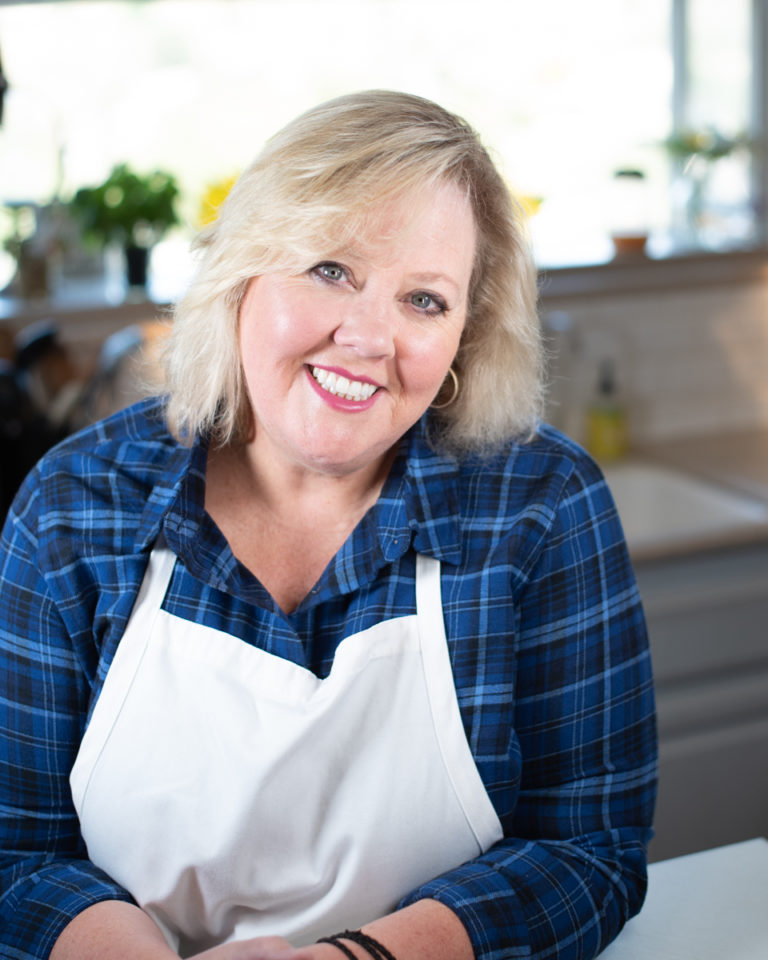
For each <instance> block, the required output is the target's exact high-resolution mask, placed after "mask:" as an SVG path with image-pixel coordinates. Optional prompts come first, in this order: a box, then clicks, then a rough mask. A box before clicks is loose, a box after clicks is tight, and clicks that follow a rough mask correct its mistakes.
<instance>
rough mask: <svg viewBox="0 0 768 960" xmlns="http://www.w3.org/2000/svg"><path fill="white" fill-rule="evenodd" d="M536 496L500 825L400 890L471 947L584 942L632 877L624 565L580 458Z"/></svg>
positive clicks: (649, 783)
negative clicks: (445, 911) (535, 542)
mask: <svg viewBox="0 0 768 960" xmlns="http://www.w3.org/2000/svg"><path fill="white" fill-rule="evenodd" d="M549 512H550V514H551V517H550V521H549V523H548V525H547V529H546V531H545V532H544V533H543V534H542V536H541V539H540V543H539V547H538V549H537V551H536V555H535V557H534V559H533V560H532V562H531V564H530V568H529V569H528V571H527V573H526V576H525V578H524V582H523V583H522V584H521V585H520V586H519V588H518V587H517V586H513V588H512V589H513V591H515V592H516V596H515V604H514V608H515V617H516V622H515V623H514V624H512V625H511V630H510V633H511V636H510V642H512V643H514V644H515V649H516V664H517V679H516V684H515V704H514V726H515V729H514V731H513V736H512V742H513V743H514V744H515V745H516V749H517V751H519V755H520V756H522V776H521V781H520V790H519V794H518V798H517V803H516V806H515V809H514V813H513V814H512V815H511V816H510V817H505V818H503V819H502V825H503V827H504V839H503V840H501V841H500V842H499V843H498V844H496V845H494V846H493V847H492V848H491V849H490V850H488V851H487V852H486V853H485V854H483V855H481V856H480V857H478V858H477V859H475V860H472V861H470V862H469V863H466V864H464V865H462V866H461V867H459V868H457V869H456V870H453V871H450V872H449V873H447V874H445V875H443V876H441V877H438V878H436V879H435V880H433V881H431V882H429V883H427V884H425V885H423V886H422V887H420V888H419V889H418V890H415V891H413V892H412V893H411V894H410V895H409V896H408V897H407V898H406V899H405V900H404V901H403V903H402V904H401V905H402V906H404V905H406V904H408V903H412V902H414V901H416V900H419V899H422V898H426V897H429V898H434V899H436V900H439V901H441V902H443V903H444V904H446V905H447V906H449V907H451V908H452V909H453V910H454V911H455V912H456V913H457V914H458V915H459V916H460V918H461V919H462V921H463V922H464V925H465V926H466V928H467V931H468V932H469V935H470V938H471V940H472V943H473V946H474V949H475V953H476V956H477V957H478V958H479V960H491V958H494V960H501V958H512V957H514V958H518V957H526V958H534V960H544V958H547V960H553V958H557V960H577V958H578V960H588V958H593V957H595V956H596V955H597V954H598V953H599V952H600V951H601V950H603V949H604V948H605V947H606V946H607V945H608V944H609V943H610V942H611V941H612V940H613V939H614V938H615V937H616V935H617V934H618V933H619V931H620V930H621V928H622V927H623V925H624V923H625V922H626V921H627V919H629V918H630V917H632V916H633V915H634V914H636V913H637V912H638V911H639V909H640V907H641V905H642V902H643V899H644V896H645V890H646V882H647V881H646V844H647V842H648V840H649V839H650V837H651V835H652V833H651V821H652V815H653V807H654V802H655V796H656V724H655V712H654V697H653V685H652V675H651V666H650V656H649V652H648V643H647V635H646V628H645V621H644V617H643V613H642V609H641V605H640V599H639V595H638V592H637V587H636V584H635V580H634V575H633V572H632V569H631V565H630V562H629V557H628V552H627V548H626V545H625V542H624V537H623V533H622V529H621V526H620V523H619V520H618V517H617V514H616V510H615V507H614V505H613V501H612V499H611V496H610V493H609V492H608V489H607V487H606V485H605V482H604V481H603V479H602V477H601V476H600V474H599V472H598V471H597V470H596V468H595V467H594V465H593V464H591V462H590V461H585V462H584V463H582V464H580V466H579V467H578V468H577V469H575V470H574V471H573V473H572V474H571V475H570V477H569V479H568V480H567V482H566V483H565V484H563V485H562V492H561V494H560V496H559V497H558V499H557V501H556V507H555V508H554V509H551V510H550V511H549ZM541 513H542V511H541V510H539V514H540V515H541ZM512 634H513V635H512ZM512 775H513V774H512V773H510V776H512Z"/></svg>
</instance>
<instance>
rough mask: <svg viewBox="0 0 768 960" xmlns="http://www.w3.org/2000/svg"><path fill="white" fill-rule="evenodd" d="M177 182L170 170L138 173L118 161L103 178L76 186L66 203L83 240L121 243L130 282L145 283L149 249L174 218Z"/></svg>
mask: <svg viewBox="0 0 768 960" xmlns="http://www.w3.org/2000/svg"><path fill="white" fill-rule="evenodd" d="M178 195H179V187H178V184H177V182H176V179H175V177H174V176H173V175H172V174H170V173H164V172H163V171H160V170H157V171H155V172H154V173H150V174H147V175H146V176H142V175H140V174H138V173H135V172H134V171H133V170H131V169H130V167H129V166H128V165H127V164H125V163H121V164H118V165H117V166H115V167H113V169H112V172H111V173H110V174H109V176H108V177H107V179H106V180H105V181H104V183H102V184H100V185H99V186H97V187H81V188H80V189H79V190H78V191H77V192H76V193H75V195H74V197H73V198H72V200H71V202H70V207H71V210H72V213H73V215H74V216H75V218H76V219H77V221H78V222H79V223H80V225H81V227H82V230H83V234H84V237H85V239H86V240H89V241H91V242H96V243H99V244H100V245H101V246H102V247H106V246H107V245H108V244H109V243H114V242H118V243H120V244H121V245H122V247H123V249H124V251H125V256H126V266H127V271H128V283H129V285H131V286H144V285H145V284H146V279H147V258H148V254H149V250H150V249H151V248H152V246H153V245H154V244H155V243H157V241H158V240H160V239H161V238H162V237H163V236H164V234H165V233H166V232H167V231H168V230H169V229H170V228H171V227H172V226H174V225H175V224H177V223H178V222H179V218H178V215H177V213H176V199H177V197H178Z"/></svg>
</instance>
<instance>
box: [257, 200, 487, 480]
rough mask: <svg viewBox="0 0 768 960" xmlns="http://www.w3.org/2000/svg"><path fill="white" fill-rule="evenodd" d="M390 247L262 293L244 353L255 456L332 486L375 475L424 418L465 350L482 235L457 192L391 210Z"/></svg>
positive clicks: (373, 248) (333, 260)
mask: <svg viewBox="0 0 768 960" xmlns="http://www.w3.org/2000/svg"><path fill="white" fill-rule="evenodd" d="M383 212H384V213H385V217H384V218H383V222H384V223H385V226H386V230H385V231H384V233H385V235H386V236H387V237H389V239H384V240H382V239H380V240H376V241H374V242H363V243H361V244H358V245H356V246H355V248H354V249H353V250H352V249H350V250H336V251H333V252H331V251H329V256H328V257H327V259H323V260H322V261H319V262H318V263H317V264H316V265H315V266H313V267H312V268H311V269H309V270H307V271H306V272H304V273H301V274H299V275H292V276H286V275H284V274H267V275H264V276H261V277H257V278H255V279H254V280H252V281H251V283H250V285H249V287H248V290H247V292H246V295H245V297H244V300H243V303H242V306H241V309H240V350H241V357H242V365H243V372H244V379H245V384H246V387H247V391H248V396H249V399H250V402H251V408H252V411H253V415H254V421H255V431H254V437H253V439H252V440H251V442H250V444H249V456H250V457H251V458H255V460H256V462H258V461H259V459H260V458H264V457H268V458H270V460H269V462H270V463H271V464H274V463H275V458H278V460H279V461H280V462H282V463H285V464H287V465H289V466H291V467H294V468H299V469H304V470H309V471H313V472H318V473H323V474H327V475H336V476H341V475H348V474H350V473H353V472H355V471H357V470H363V469H367V468H371V467H373V468H376V466H377V465H378V464H380V463H381V462H382V461H383V459H384V458H385V457H386V455H387V453H388V451H389V450H390V449H391V448H392V447H393V445H394V444H395V443H396V442H397V440H398V439H399V438H400V437H401V436H402V435H403V434H404V433H405V432H406V431H407V430H408V428H409V427H411V426H412V425H413V424H414V423H415V422H416V420H418V419H419V417H420V416H421V415H422V414H423V413H424V411H425V410H426V409H427V407H428V406H429V404H430V403H431V402H432V400H433V399H434V397H435V395H436V394H437V392H438V390H439V389H440V386H441V384H442V382H443V380H444V379H445V376H446V374H447V371H448V368H449V366H450V365H451V361H452V360H453V358H454V355H455V353H456V350H457V349H458V345H459V340H460V338H461V334H462V331H463V329H464V323H465V319H466V312H467V296H468V290H469V283H470V276H471V273H472V265H473V260H474V254H475V224H474V218H473V215H472V211H471V208H470V205H469V202H468V201H467V199H466V198H465V197H464V195H463V194H462V193H461V192H460V191H459V190H458V188H457V187H455V186H453V185H450V184H441V185H439V186H435V187H433V188H431V189H430V190H427V191H423V192H421V193H420V195H419V199H418V205H417V206H416V208H415V211H414V205H413V203H409V202H403V203H401V204H399V205H396V206H392V207H389V208H384V210H383Z"/></svg>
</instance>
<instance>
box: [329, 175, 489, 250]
mask: <svg viewBox="0 0 768 960" xmlns="http://www.w3.org/2000/svg"><path fill="white" fill-rule="evenodd" d="M476 240H477V228H476V224H475V217H474V213H473V210H472V207H471V205H470V202H469V199H468V198H467V196H466V194H465V193H464V192H463V191H462V190H460V189H459V188H458V187H456V186H454V185H453V184H451V183H437V184H430V185H427V186H425V187H422V188H418V189H413V190H410V191H409V192H408V193H406V194H403V195H401V196H398V197H397V198H395V199H385V200H381V201H378V202H376V203H374V204H372V205H371V207H370V208H369V209H367V210H366V211H364V212H363V214H362V216H361V220H360V222H359V224H358V226H357V229H356V231H355V235H354V236H353V237H347V238H346V239H345V240H342V241H341V243H340V245H339V246H340V248H342V249H343V251H344V252H348V253H350V254H353V255H357V256H361V257H364V258H365V259H368V260H372V261H387V260H392V259H397V257H398V256H399V255H408V256H409V257H411V258H415V259H418V260H424V261H426V262H428V261H430V260H434V259H439V260H448V261H451V262H453V263H454V266H455V267H456V268H460V267H464V266H466V263H465V261H468V262H469V268H470V269H471V265H472V263H473V262H474V254H475V247H476Z"/></svg>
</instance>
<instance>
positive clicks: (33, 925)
mask: <svg viewBox="0 0 768 960" xmlns="http://www.w3.org/2000/svg"><path fill="white" fill-rule="evenodd" d="M199 254H200V259H199V264H198V270H197V276H196V279H195V280H194V282H193V283H192V285H191V287H190V290H189V293H188V294H187V296H186V297H185V298H184V300H183V301H182V302H181V303H180V305H179V306H178V309H177V315H176V320H175V324H174V331H173V336H172V342H171V347H170V354H169V364H168V396H167V398H166V399H165V400H164V401H163V402H160V401H147V402H145V403H143V404H140V405H138V406H135V407H132V408H130V409H128V410H127V411H125V412H122V413H119V414H117V415H116V416H115V417H113V418H111V419H110V420H107V421H105V422H102V423H99V424H97V425H95V426H94V427H93V428H91V429H88V430H86V431H85V432H83V433H81V434H80V435H79V436H76V437H74V438H72V439H70V440H69V441H67V442H65V443H64V444H63V445H62V446H60V447H59V448H57V450H56V451H54V452H52V453H51V454H49V455H48V456H47V457H46V458H45V459H44V460H43V461H42V462H41V464H40V465H39V466H38V468H37V469H36V471H34V472H33V474H32V475H31V476H30V478H29V479H28V480H27V482H26V484H25V486H24V488H23V489H22V491H21V493H20V495H19V497H18V498H17V500H16V503H15V507H14V509H13V510H12V512H11V515H10V517H9V520H8V523H7V525H6V527H5V531H4V540H3V547H2V550H3V554H2V556H3V561H2V563H3V566H2V573H3V578H4V581H3V586H2V600H3V602H2V613H0V616H2V618H3V623H2V628H0V643H1V644H2V651H3V656H4V670H3V674H2V676H3V680H2V682H3V684H4V691H3V695H2V704H3V707H2V709H3V713H4V716H3V723H2V732H3V736H4V738H5V745H4V752H3V761H4V765H5V768H6V774H7V775H6V776H5V777H4V778H3V783H4V784H5V786H4V787H3V790H4V794H3V795H2V797H0V809H2V811H3V818H4V819H3V826H2V830H3V834H2V835H3V838H4V839H3V851H4V864H3V869H4V874H3V877H4V879H3V890H4V895H3V901H2V913H1V914H0V917H2V930H3V933H2V934H0V943H2V944H3V945H4V948H5V953H6V954H7V955H9V956H13V957H47V956H48V955H49V953H50V956H51V957H52V958H53V960H68V958H72V957H77V958H78V960H88V958H90V957H100V958H101V957H104V956H109V957H110V958H123V957H125V958H136V960H139V958H142V960H143V958H147V960H151V958H155V960H162V958H167V957H174V956H184V957H189V956H194V957H204V958H206V960H227V958H238V960H253V958H266V960H271V958H294V960H300V958H303V960H326V958H327V960H332V958H333V957H341V956H342V955H346V956H352V957H369V956H373V957H383V956H395V957H397V958H398V960H404V958H413V960H422V958H423V960H429V958H440V960H451V958H456V960H463V958H467V960H469V958H471V957H472V956H473V955H474V956H477V957H479V958H486V957H487V958H490V957H494V958H501V957H517V956H532V957H545V956H546V957H553V956H557V957H561V958H565V957H592V956H594V955H595V954H597V953H598V952H599V951H600V950H601V949H602V948H603V947H604V946H605V945H606V944H607V943H608V942H609V941H610V940H611V939H612V938H613V937H614V936H615V935H616V934H617V933H618V931H619V930H620V929H621V927H622V925H623V924H624V922H625V921H626V920H627V918H628V917H630V916H632V915H633V914H634V913H636V912H637V910H639V908H640V905H641V903H642V899H643V895H644V890H645V845H646V842H647V840H648V838H649V836H650V820H651V814H652V807H653V799H654V791H655V739H654V716H653V695H652V685H651V675H650V666H649V660H648V651H647V644H646V637H645V629H644V623H643V617H642V612H641V609H640V604H639V600H638V596H637V591H636V588H635V585H634V581H633V577H632V573H631V570H630V566H629V562H628V558H627V552H626V548H625V544H624V541H623V537H622V533H621V529H620V526H619V523H618V520H617V517H616V513H615V510H614V507H613V505H612V502H611V499H610V495H609V493H608V492H607V490H606V487H605V484H604V482H603V480H602V478H601V475H600V473H599V471H598V470H597V468H596V467H595V466H594V464H593V463H592V462H591V461H589V460H588V459H587V458H586V457H585V455H584V454H583V453H582V452H581V451H580V450H579V449H578V448H577V447H576V446H575V445H574V444H572V443H571V442H570V441H568V440H567V439H565V438H564V437H562V436H560V435H559V434H557V433H556V432H555V431H553V430H551V429H550V428H548V427H546V426H543V425H539V423H538V414H539V406H540V398H541V390H540V379H541V378H540V366H541V364H540V357H541V353H540V344H539V339H538V332H537V327H536V319H535V273H534V270H533V267H532V264H531V259H530V256H529V253H528V248H527V245H526V241H525V236H524V231H523V229H522V226H521V222H520V220H519V218H518V215H517V213H516V210H515V207H514V205H513V203H512V202H511V200H510V199H509V197H508V194H507V191H506V189H505V187H504V185H503V182H502V181H501V179H500V177H499V175H498V173H497V172H496V170H495V169H494V167H493V165H492V163H491V161H490V160H489V158H488V155H487V153H486V152H485V150H484V149H483V148H482V146H481V145H480V143H479V141H478V139H477V137H476V135H475V134H474V133H473V132H472V130H471V129H469V127H468V126H467V125H466V124H465V123H464V122H463V121H461V120H460V119H458V118H456V117H454V116H452V115H451V114H449V113H447V112H446V111H444V110H442V109H441V108H440V107H438V106H436V105H434V104H432V103H429V102H427V101H424V100H422V99H419V98H417V97H413V96H407V95H403V94H397V93H387V92H370V93H362V94H358V95H353V96H349V97H345V98H341V99H339V100H336V101H333V102H330V103H327V104H324V105H322V106H320V107H318V108H317V109H315V110H312V111H310V112H309V113H307V114H306V115H305V116H303V117H300V118H299V119H298V120H296V121H295V122H294V123H292V124H290V125H289V126H288V127H287V128H286V129H285V130H284V131H282V133H280V134H278V135H277V136H276V137H275V138H274V139H273V140H272V141H271V142H270V143H268V144H267V146H266V148H265V149H264V151H263V152H262V154H261V156H260V157H259V158H258V159H257V160H256V162H255V164H254V165H253V166H252V167H251V168H250V170H248V171H247V172H246V173H245V174H244V175H243V177H242V178H241V179H240V181H239V183H238V184H237V186H236V187H235V188H234V190H233V192H232V193H231V195H230V197H229V198H228V200H227V202H226V204H225V205H224V207H223V209H222V212H221V214H220V216H219V219H218V220H217V222H216V223H215V224H214V225H213V226H212V227H211V228H210V229H209V230H208V232H207V233H206V234H205V235H203V236H202V237H201V239H200V242H199ZM357 928H362V933H360V932H358V931H357ZM345 931H346V932H345ZM340 932H341V933H344V936H343V937H339V936H335V935H336V934H339V933H340ZM329 938H330V939H329ZM371 938H372V939H371Z"/></svg>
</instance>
